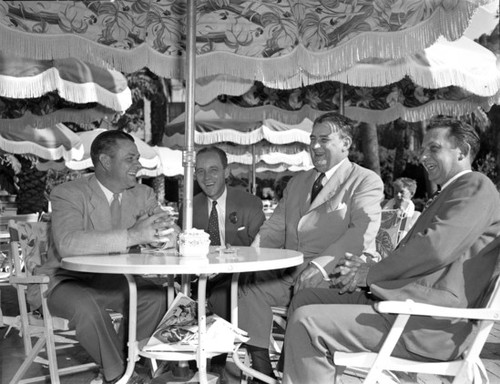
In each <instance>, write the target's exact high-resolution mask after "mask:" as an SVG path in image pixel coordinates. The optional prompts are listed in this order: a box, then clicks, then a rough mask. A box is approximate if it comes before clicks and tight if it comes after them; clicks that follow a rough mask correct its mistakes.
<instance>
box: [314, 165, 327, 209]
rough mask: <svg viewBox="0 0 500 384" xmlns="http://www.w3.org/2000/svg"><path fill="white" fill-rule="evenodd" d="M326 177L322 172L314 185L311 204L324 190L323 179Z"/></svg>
mask: <svg viewBox="0 0 500 384" xmlns="http://www.w3.org/2000/svg"><path fill="white" fill-rule="evenodd" d="M324 177H325V174H324V173H323V172H321V173H320V174H319V176H318V178H317V179H316V181H315V182H314V184H313V187H312V190H311V203H312V202H313V201H314V199H315V198H316V196H318V193H319V192H320V191H321V190H322V189H323V183H322V181H323V178H324Z"/></svg>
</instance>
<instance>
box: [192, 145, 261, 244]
mask: <svg viewBox="0 0 500 384" xmlns="http://www.w3.org/2000/svg"><path fill="white" fill-rule="evenodd" d="M227 164H228V163H227V155H226V153H225V152H224V151H223V150H222V149H220V148H217V147H215V146H212V147H205V148H202V149H200V150H199V151H198V152H197V154H196V165H195V177H196V181H197V182H198V185H199V186H200V188H201V190H202V192H201V193H198V194H197V195H196V196H194V198H193V227H194V228H198V229H203V230H205V231H206V232H208V233H209V234H210V235H211V236H212V237H211V245H222V246H225V245H226V244H228V245H236V246H238V245H239V246H249V245H250V244H252V241H253V240H254V238H255V236H256V235H257V232H259V229H260V226H261V225H262V223H263V222H264V220H265V216H264V212H263V209H262V201H261V200H260V199H259V198H258V197H257V196H254V195H252V194H250V193H248V192H245V191H242V190H240V189H236V188H230V187H227V186H226V179H227V177H229V172H230V171H229V168H228V166H227ZM213 202H216V205H215V206H216V213H217V220H218V221H217V226H218V234H217V235H218V237H217V235H215V237H216V239H214V234H213V233H210V228H209V220H210V215H211V213H212V205H213ZM212 217H213V216H212Z"/></svg>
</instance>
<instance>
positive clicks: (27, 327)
mask: <svg viewBox="0 0 500 384" xmlns="http://www.w3.org/2000/svg"><path fill="white" fill-rule="evenodd" d="M9 230H10V254H11V256H12V259H13V263H14V268H13V271H12V274H11V276H10V278H9V282H10V283H11V284H12V285H13V286H14V287H16V289H17V297H18V301H19V312H20V315H19V319H18V323H19V324H18V325H17V324H16V325H17V326H18V327H19V328H20V331H21V334H22V338H23V344H24V351H25V355H26V358H25V360H24V362H23V363H22V365H21V366H20V367H19V369H18V370H17V372H16V374H15V375H14V377H13V378H12V380H11V381H10V383H11V384H18V383H19V384H22V383H31V382H35V381H41V380H45V379H46V376H39V377H34V378H33V377H32V378H26V379H23V377H24V376H25V375H26V373H27V371H28V369H29V368H30V366H31V364H33V363H34V362H36V363H42V364H45V365H48V367H49V373H50V375H49V376H50V382H51V383H52V384H58V383H59V382H60V381H59V376H60V375H66V374H71V373H76V372H82V371H86V370H89V369H94V368H95V367H97V365H96V364H95V363H86V364H78V365H72V366H69V367H65V368H58V364H57V354H56V353H57V350H60V349H64V348H68V347H71V346H74V345H75V344H78V341H76V340H75V339H73V338H72V336H74V331H72V330H70V328H69V322H68V320H66V319H63V318H60V317H54V316H51V314H50V312H49V309H48V305H47V298H46V297H45V293H46V292H47V289H48V283H49V277H48V276H46V275H42V274H40V275H39V274H36V273H35V269H36V268H38V267H39V266H41V265H42V264H43V263H44V261H45V259H46V254H47V249H48V244H49V237H50V236H49V231H50V223H47V222H36V223H32V222H16V221H13V220H12V221H10V222H9ZM32 306H34V307H35V308H37V307H39V306H41V309H42V311H41V312H42V314H43V316H36V315H35V314H34V313H33V312H32V311H31V310H30V307H32ZM110 316H111V318H112V320H113V322H114V323H115V328H117V327H118V325H119V321H120V320H121V318H122V315H121V314H118V313H112V312H110ZM32 337H34V338H36V339H37V341H36V343H35V345H34V346H33V345H32V341H31V338H32ZM56 342H57V343H62V344H59V345H58V346H57V347H56ZM43 351H45V352H46V358H45V357H43V356H40V353H41V352H43Z"/></svg>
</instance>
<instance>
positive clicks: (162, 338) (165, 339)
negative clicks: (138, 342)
mask: <svg viewBox="0 0 500 384" xmlns="http://www.w3.org/2000/svg"><path fill="white" fill-rule="evenodd" d="M206 324H207V326H206V334H205V350H206V351H207V352H230V351H232V350H234V345H235V344H239V343H244V342H247V341H248V340H249V338H248V337H247V333H246V332H245V331H243V330H241V329H239V328H237V327H235V326H234V325H232V324H231V323H230V322H228V321H226V320H224V319H223V318H221V317H219V316H217V315H210V316H207V319H206ZM197 347H198V304H197V303H196V301H194V300H193V299H191V298H190V297H188V296H186V295H184V294H183V293H179V294H178V295H177V297H176V298H175V300H174V302H173V303H172V305H171V306H170V308H169V309H168V311H167V313H166V314H165V316H163V319H162V320H161V322H160V324H159V325H158V327H157V328H156V331H155V332H154V333H153V336H151V338H150V339H149V340H148V342H147V344H146V345H145V346H144V347H143V350H144V351H149V352H168V351H176V352H183V351H185V352H190V351H195V350H196V348H197Z"/></svg>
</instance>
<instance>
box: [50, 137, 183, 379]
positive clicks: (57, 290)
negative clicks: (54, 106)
mask: <svg viewBox="0 0 500 384" xmlns="http://www.w3.org/2000/svg"><path fill="white" fill-rule="evenodd" d="M90 152H91V158H92V162H93V165H94V169H95V173H94V175H91V176H89V177H82V178H80V179H77V180H74V181H70V182H67V183H63V184H61V185H59V186H57V187H55V188H54V189H53V190H52V193H51V197H50V200H51V202H52V208H53V213H52V237H53V240H54V241H53V242H54V245H55V247H51V248H50V249H49V254H48V262H47V263H46V264H45V265H44V266H43V267H42V269H43V272H44V273H46V274H48V275H49V276H50V286H49V293H48V304H49V309H50V312H51V314H52V315H54V316H59V317H63V318H65V319H68V320H70V324H71V326H72V327H74V329H75V330H76V337H77V339H78V340H79V342H80V343H81V345H82V346H83V347H84V348H85V349H86V350H87V352H88V353H89V354H90V356H91V357H92V358H93V359H94V360H95V361H96V362H97V363H98V364H99V365H100V367H101V368H102V374H103V376H104V379H105V380H106V382H111V383H113V382H115V381H117V380H119V379H120V378H121V377H122V376H123V374H124V371H125V355H124V351H125V340H126V338H125V337H124V336H125V335H124V334H125V332H119V333H116V332H115V330H114V327H113V324H112V321H111V318H110V316H109V314H108V312H107V310H108V309H112V310H113V311H116V312H119V313H121V314H122V315H123V316H124V317H125V318H126V317H127V316H128V308H127V307H128V299H127V298H126V297H127V294H128V284H127V280H126V279H125V277H124V276H123V275H120V274H91V273H79V272H71V271H67V270H64V269H62V268H59V265H60V260H61V258H63V257H69V256H71V255H72V254H79V255H89V254H108V253H110V254H112V253H123V252H127V251H129V250H130V248H131V247H133V246H137V245H139V244H149V243H153V242H157V241H172V239H171V238H170V237H169V236H172V235H173V236H175V233H172V234H171V235H166V236H162V231H163V230H165V228H166V227H172V229H174V228H175V225H174V224H173V222H172V220H171V219H170V217H169V215H168V213H165V212H162V211H161V210H160V209H158V208H157V207H158V202H157V200H156V196H155V193H154V191H153V190H152V189H151V188H150V187H148V186H146V185H143V184H138V183H137V178H136V174H137V172H138V171H139V170H140V169H141V164H140V163H139V152H138V150H137V146H136V145H135V142H134V139H133V137H132V136H130V135H129V134H127V133H125V132H122V131H117V130H111V131H105V132H103V133H101V134H100V135H98V136H97V137H96V138H95V139H94V141H93V143H92V146H91V151H90ZM156 212H158V213H156ZM172 232H175V230H174V231H172ZM136 282H137V286H138V292H137V294H138V296H137V300H138V304H137V338H138V340H141V339H144V338H147V337H150V336H151V334H152V333H153V332H154V330H155V327H156V325H157V324H158V323H159V321H160V320H161V319H162V317H163V315H164V314H165V311H166V295H165V291H164V289H163V288H162V287H161V286H157V285H155V284H152V283H151V282H149V281H147V280H145V279H143V278H141V277H136ZM125 324H126V321H125ZM142 381H143V377H141V376H140V375H138V374H136V373H134V374H133V375H132V377H131V378H130V379H129V381H128V382H129V383H133V384H136V383H141V382H142Z"/></svg>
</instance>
